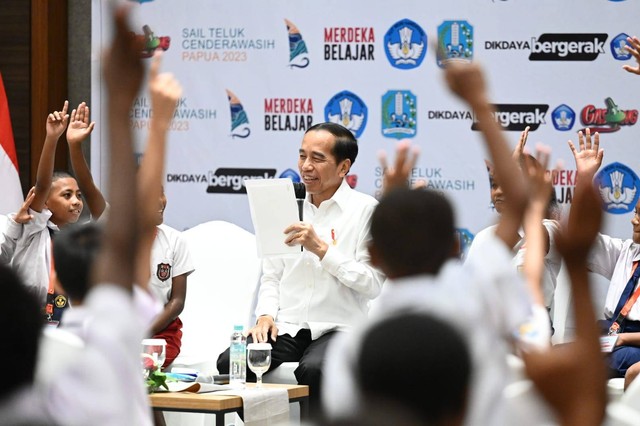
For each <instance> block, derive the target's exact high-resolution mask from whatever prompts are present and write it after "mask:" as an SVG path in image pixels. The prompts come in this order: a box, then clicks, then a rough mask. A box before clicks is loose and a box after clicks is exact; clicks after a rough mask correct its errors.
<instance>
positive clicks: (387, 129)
mask: <svg viewBox="0 0 640 426" xmlns="http://www.w3.org/2000/svg"><path fill="white" fill-rule="evenodd" d="M416 108H417V99H416V96H415V95H414V94H413V93H411V92H410V91H408V90H389V91H388V92H387V93H385V94H384V95H382V135H383V136H386V137H388V138H397V139H404V138H412V137H414V136H415V135H416V133H417V131H418V129H417V121H416V119H417V109H416Z"/></svg>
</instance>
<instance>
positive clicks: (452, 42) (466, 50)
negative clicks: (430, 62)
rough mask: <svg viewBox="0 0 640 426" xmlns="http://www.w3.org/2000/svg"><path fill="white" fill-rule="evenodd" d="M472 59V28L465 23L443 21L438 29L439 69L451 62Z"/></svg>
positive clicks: (469, 60)
mask: <svg viewBox="0 0 640 426" xmlns="http://www.w3.org/2000/svg"><path fill="white" fill-rule="evenodd" d="M472 59H473V26H471V25H470V24H469V23H468V22H467V21H444V22H443V23H442V24H440V26H439V27H438V52H437V62H438V66H439V67H440V68H442V67H444V66H445V65H446V64H447V63H449V62H452V61H459V62H471V60H472Z"/></svg>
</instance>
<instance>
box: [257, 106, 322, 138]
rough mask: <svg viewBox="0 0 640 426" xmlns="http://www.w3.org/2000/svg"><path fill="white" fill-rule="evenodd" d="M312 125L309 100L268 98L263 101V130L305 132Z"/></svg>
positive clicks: (311, 107) (311, 110)
mask: <svg viewBox="0 0 640 426" xmlns="http://www.w3.org/2000/svg"><path fill="white" fill-rule="evenodd" d="M312 124H313V101H312V100H311V98H268V99H265V100H264V130H268V131H275V132H277V131H296V130H307V129H308V128H309V127H311V125H312Z"/></svg>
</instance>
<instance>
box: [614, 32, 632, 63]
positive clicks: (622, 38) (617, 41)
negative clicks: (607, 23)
mask: <svg viewBox="0 0 640 426" xmlns="http://www.w3.org/2000/svg"><path fill="white" fill-rule="evenodd" d="M628 37H629V34H625V33H620V34H618V35H617V36H615V37H614V38H613V39H612V40H611V54H612V55H613V58H614V59H616V60H618V61H628V60H629V59H631V53H629V51H628V50H627V49H625V48H624V47H625V46H626V45H627V38H628Z"/></svg>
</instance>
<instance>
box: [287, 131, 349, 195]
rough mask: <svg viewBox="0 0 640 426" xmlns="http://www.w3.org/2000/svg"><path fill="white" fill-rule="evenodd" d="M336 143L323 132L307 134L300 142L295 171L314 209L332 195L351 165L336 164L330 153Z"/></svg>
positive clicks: (328, 134) (333, 137)
mask: <svg viewBox="0 0 640 426" xmlns="http://www.w3.org/2000/svg"><path fill="white" fill-rule="evenodd" d="M335 141H336V140H335V136H333V135H332V134H331V133H329V132H327V131H325V130H319V131H311V132H308V133H306V134H305V135H304V138H303V139H302V147H300V151H299V156H298V170H299V171H300V176H302V182H303V183H304V186H305V188H306V190H307V192H308V193H309V194H311V200H312V202H313V204H315V205H316V206H319V205H320V203H322V202H323V201H325V200H328V199H329V198H331V197H332V196H333V194H334V193H335V192H336V191H337V189H338V187H340V184H341V183H342V178H344V177H345V176H346V174H347V172H348V171H349V166H350V165H351V162H350V160H348V159H346V160H343V161H341V162H340V163H336V159H335V157H334V156H333V154H332V153H331V152H332V149H333V145H334V144H335Z"/></svg>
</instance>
